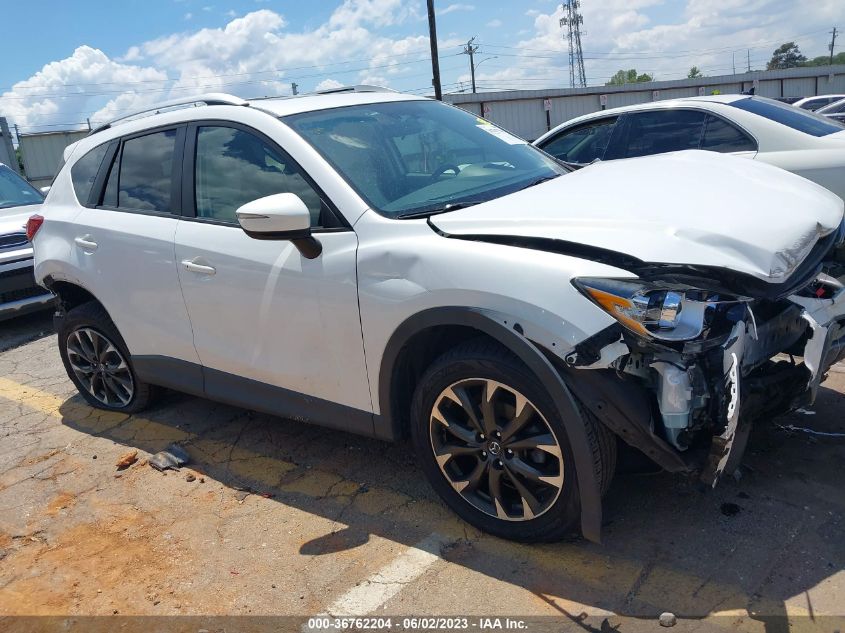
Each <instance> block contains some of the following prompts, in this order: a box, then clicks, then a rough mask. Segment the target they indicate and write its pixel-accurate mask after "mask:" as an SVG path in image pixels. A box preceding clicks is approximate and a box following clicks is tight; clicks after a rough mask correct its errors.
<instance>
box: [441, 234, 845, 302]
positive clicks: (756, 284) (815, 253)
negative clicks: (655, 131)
mask: <svg viewBox="0 0 845 633" xmlns="http://www.w3.org/2000/svg"><path fill="white" fill-rule="evenodd" d="M427 222H428V225H429V227H431V230H432V231H434V232H435V233H437V234H438V235H440V236H442V237H445V238H448V239H455V240H466V241H470V242H486V243H489V244H501V245H503V246H514V247H516V248H528V249H531V250H537V251H545V252H549V253H558V254H560V255H567V256H570V257H577V258H579V259H586V260H589V261H594V262H598V263H600V264H606V265H608V266H613V267H614V268H619V269H621V270H626V271H628V272H630V273H632V274H634V275H636V276H637V277H638V278H640V279H641V280H643V281H652V282H664V283H670V284H679V285H688V286H690V287H693V288H698V289H700V290H707V291H711V292H719V293H726V294H733V295H737V296H738V297H739V298H749V299H751V298H753V299H769V300H777V299H783V298H784V297H788V296H789V295H792V294H795V292H797V291H798V290H800V289H801V288H803V287H804V286H806V285H807V284H809V283H810V282H811V281H812V280H813V279H814V278H815V277H816V276H817V275H818V274H819V273H820V272H821V270H822V264H823V263H824V261H825V260H826V258H827V256H828V255H829V254H831V251H833V249H834V248H835V247H836V246H837V245H838V244H839V243H840V242H841V241H842V239H843V235H845V222H843V223H842V224H841V225H840V227H839V229H838V230H837V231H833V232H831V233H830V234H828V235H827V236H825V237H823V238H822V239H820V240H819V241H818V242H817V243H816V245H815V246H814V247H813V249H812V250H811V251H810V254H809V255H808V256H807V257H806V258H805V259H804V261H803V262H802V263H801V264H800V265H799V266H798V267H797V268H796V269H795V270H794V271H793V272H792V274H791V275H790V276H789V277H788V278H787V279H786V281H784V282H782V283H777V284H775V283H769V282H767V281H763V280H762V279H758V278H757V277H754V276H753V275H749V274H747V273H740V272H737V271H735V270H731V269H729V268H724V267H722V266H695V265H691V264H667V263H661V262H646V261H643V260H641V259H638V258H637V257H633V256H631V255H626V254H625V253H619V252H617V251H613V250H609V249H606V248H600V247H598V246H590V245H588V244H580V243H578V242H570V241H568V240H558V239H553V238H547V237H526V236H522V235H485V234H467V235H456V234H453V233H447V232H446V231H443V230H442V229H440V228H438V227H437V226H435V225H434V223H433V222H432V221H431V218H429V219H428V220H427Z"/></svg>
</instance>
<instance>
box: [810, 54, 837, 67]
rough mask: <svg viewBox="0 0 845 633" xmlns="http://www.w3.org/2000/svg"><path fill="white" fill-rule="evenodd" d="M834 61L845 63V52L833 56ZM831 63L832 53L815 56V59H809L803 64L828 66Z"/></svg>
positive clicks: (835, 62)
mask: <svg viewBox="0 0 845 633" xmlns="http://www.w3.org/2000/svg"><path fill="white" fill-rule="evenodd" d="M833 63H834V64H845V52H842V53H836V55H834V56H833ZM828 64H830V55H821V56H819V57H813V59H810V60H807V61H806V62H804V63H803V64H801V65H802V66H827V65H828Z"/></svg>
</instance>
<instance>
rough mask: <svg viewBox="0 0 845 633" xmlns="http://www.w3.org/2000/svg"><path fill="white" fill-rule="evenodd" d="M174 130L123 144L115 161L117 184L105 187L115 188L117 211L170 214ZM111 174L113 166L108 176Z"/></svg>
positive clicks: (110, 180) (107, 191)
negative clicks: (118, 209) (117, 170)
mask: <svg viewBox="0 0 845 633" xmlns="http://www.w3.org/2000/svg"><path fill="white" fill-rule="evenodd" d="M175 147H176V130H167V131H165V132H155V133H153V134H147V135H146V136H139V137H136V138H131V139H129V140H127V141H124V143H123V148H122V150H121V154H120V156H119V161H115V163H114V165H115V166H118V165H119V173H118V180H117V182H116V183H114V184H113V183H112V177H113V176H114V173H112V174H110V178H109V182H108V184H107V185H106V196H108V193H109V188H110V187H112V188H113V187H116V188H117V207H118V208H122V209H130V210H137V211H159V212H165V213H167V212H170V211H171V210H172V208H171V203H170V197H171V192H172V189H173V150H174V149H175ZM114 171H115V167H114V166H113V168H112V172H114Z"/></svg>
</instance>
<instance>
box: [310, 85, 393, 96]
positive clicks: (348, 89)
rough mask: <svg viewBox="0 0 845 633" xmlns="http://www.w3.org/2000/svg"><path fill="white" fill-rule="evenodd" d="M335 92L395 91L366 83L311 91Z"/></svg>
mask: <svg viewBox="0 0 845 633" xmlns="http://www.w3.org/2000/svg"><path fill="white" fill-rule="evenodd" d="M336 92H396V90H393V89H391V88H384V87H383V86H368V85H366V84H359V85H357V86H340V87H339V88H328V89H326V90H317V91H316V92H314V93H312V94H315V95H330V94H334V93H336Z"/></svg>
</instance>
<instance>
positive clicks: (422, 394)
mask: <svg viewBox="0 0 845 633" xmlns="http://www.w3.org/2000/svg"><path fill="white" fill-rule="evenodd" d="M581 417H582V419H583V421H584V424H585V426H586V431H587V438H588V441H589V444H590V448H591V451H592V455H593V465H594V469H595V475H596V478H597V480H598V483H599V486H600V488H601V491H602V493H604V492H605V491H606V490H607V488H608V487H609V485H610V481H611V479H612V477H613V471H614V469H615V464H616V436H615V435H613V434H612V433H611V432H610V431H608V430H607V429H606V428H605V427H604V426H603V425H602V424H601V423H599V422H598V421H597V420H596V419H595V417H593V416H592V415H591V414H590V413H589V412H587V411H586V410H583V409H582V410H581ZM411 436H412V440H413V444H414V449H415V452H416V455H417V459H418V461H419V463H420V466H421V468H422V469H423V472H425V474H426V476H427V478H428V479H429V482H430V483H431V485H432V487H433V488H434V489H435V491H436V492H437V493H438V494H439V495H440V496H441V497H442V498H443V500H444V501H445V502H446V504H447V505H448V506H449V507H451V508H452V509H453V510H454V511H455V512H456V513H457V514H458V515H459V516H460V517H461V518H462V519H464V520H465V521H467V522H468V523H470V524H472V525H473V526H475V527H477V528H478V529H480V530H483V531H484V532H488V533H490V534H494V535H496V536H499V537H502V538H507V539H511V540H516V541H524V542H543V541H556V540H560V539H561V538H563V537H564V536H566V535H567V534H569V533H570V532H571V531H572V529H573V528H574V527H575V526H576V524H577V522H578V520H579V518H580V500H579V496H578V485H577V481H576V476H575V468H574V459H573V455H572V449H571V446H570V444H569V438H568V437H567V435H566V431H565V428H564V425H563V422H562V420H561V417H560V414H559V412H558V411H557V409H556V407H555V405H554V402H553V400H552V398H551V397H550V396H549V394H548V393H547V392H546V390H545V389H544V388H543V387H542V386H541V385H540V384H539V382H538V380H537V378H536V377H535V376H534V375H533V374H532V373H531V372H530V370H529V369H528V368H527V367H526V366H525V365H524V364H523V363H522V362H521V361H520V360H519V359H518V358H517V357H516V356H515V355H514V354H512V353H511V352H509V351H508V350H507V349H505V348H503V347H501V346H499V345H498V344H496V343H495V342H493V341H488V340H484V339H477V340H473V341H468V342H467V343H464V344H462V345H460V346H458V347H456V348H455V349H453V350H451V351H450V352H447V353H446V354H444V355H442V356H441V357H440V358H438V359H437V360H436V361H434V363H432V364H431V366H430V367H429V368H428V369H427V370H426V371H425V373H424V374H423V376H422V377H421V378H420V381H419V383H418V385H417V389H416V392H415V394H414V398H413V402H412V407H411Z"/></svg>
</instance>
